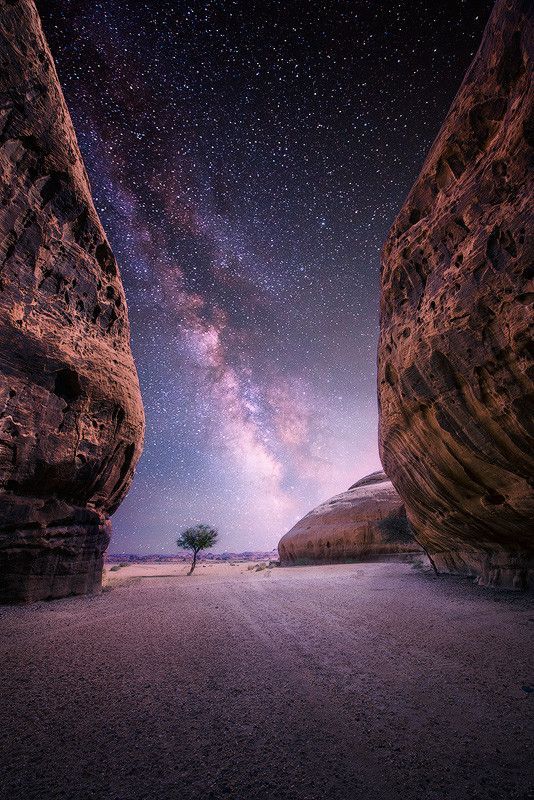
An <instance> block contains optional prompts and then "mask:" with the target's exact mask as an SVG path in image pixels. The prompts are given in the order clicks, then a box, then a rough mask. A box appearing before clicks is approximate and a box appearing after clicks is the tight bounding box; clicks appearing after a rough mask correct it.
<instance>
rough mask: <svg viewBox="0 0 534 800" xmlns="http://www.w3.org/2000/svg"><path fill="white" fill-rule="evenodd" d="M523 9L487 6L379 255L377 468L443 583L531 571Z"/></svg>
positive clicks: (528, 147) (532, 137) (508, 577)
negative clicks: (450, 575)
mask: <svg viewBox="0 0 534 800" xmlns="http://www.w3.org/2000/svg"><path fill="white" fill-rule="evenodd" d="M532 52H533V36H532V6H531V5H530V4H528V3H523V2H519V1H518V0H499V2H497V5H496V6H495V9H494V11H493V14H492V16H491V18H490V21H489V23H488V26H487V29H486V32H485V34H484V38H483V41H482V44H481V47H480V50H479V51H478V53H477V55H476V57H475V59H474V61H473V64H472V65H471V67H470V69H469V71H468V73H467V75H466V78H465V80H464V82H463V84H462V86H461V88H460V90H459V92H458V95H457V96H456V98H455V100H454V102H453V104H452V107H451V109H450V111H449V114H448V116H447V118H446V120H445V123H444V125H443V127H442V129H441V131H440V133H439V135H438V137H437V139H436V141H435V143H434V145H433V147H432V149H431V151H430V153H429V155H428V158H427V159H426V161H425V164H424V166H423V169H422V172H421V174H420V176H419V178H418V180H417V182H416V184H415V186H414V187H413V189H412V190H411V192H410V194H409V196H408V198H407V200H406V203H405V204H404V206H403V208H402V210H401V212H400V213H399V215H398V217H397V219H396V221H395V223H394V225H393V228H392V230H391V232H390V234H389V237H388V240H387V242H386V245H385V248H384V253H383V265H382V297H381V335H380V343H379V374H378V389H379V401H380V443H381V455H382V461H383V464H384V468H385V470H386V472H387V474H388V475H389V476H390V477H391V479H392V481H393V484H394V485H395V487H396V488H397V490H398V492H399V494H400V496H401V497H402V498H403V500H404V502H405V504H406V509H407V513H408V517H409V519H410V520H411V522H412V525H413V527H414V529H415V531H416V533H417V534H418V538H419V539H420V540H421V541H422V542H423V543H424V544H425V545H426V547H427V548H428V549H429V551H430V553H431V554H433V555H434V560H435V561H436V562H437V564H438V565H440V566H441V567H442V568H444V569H447V570H451V571H458V572H464V573H468V574H476V575H478V576H479V580H480V582H481V583H484V584H501V585H506V586H517V587H519V586H525V585H526V584H527V583H528V580H529V577H528V576H529V575H530V576H532V569H533V566H534V565H533V556H534V538H533V533H534V524H533V516H534V499H533V493H532V477H533V475H534V469H533V467H534V463H533V453H534V448H533V444H534V443H533V440H532V419H533V415H532V410H533V397H534V394H533V389H534V386H533V383H532V375H533V363H532V350H531V347H532V339H531V335H530V333H529V327H530V325H531V323H532V308H531V303H532V299H533V297H534V294H533V286H532V277H533V272H532V263H533V258H532V256H533V249H532V238H531V236H532V195H533V191H532V171H531V170H532V145H533V143H534V125H533V117H532V64H531V63H530V61H529V53H530V54H531V53H532Z"/></svg>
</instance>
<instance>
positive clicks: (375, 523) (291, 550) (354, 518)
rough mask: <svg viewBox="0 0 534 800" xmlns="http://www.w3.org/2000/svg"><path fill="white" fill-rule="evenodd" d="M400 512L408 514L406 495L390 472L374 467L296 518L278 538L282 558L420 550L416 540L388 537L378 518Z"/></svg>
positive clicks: (322, 559)
mask: <svg viewBox="0 0 534 800" xmlns="http://www.w3.org/2000/svg"><path fill="white" fill-rule="evenodd" d="M397 517H398V518H399V519H402V518H403V517H404V508H403V504H402V500H401V499H400V497H399V495H398V494H397V492H396V491H395V489H394V488H393V485H392V483H391V481H390V480H389V479H388V478H387V476H386V475H385V474H384V473H383V472H374V473H372V474H371V475H367V476H366V477H365V478H362V479H361V480H360V481H358V482H357V483H355V484H354V485H353V486H351V487H350V489H348V490H347V491H346V492H342V493H341V494H338V495H336V496H335V497H332V499H331V500H327V501H326V503H322V504H321V505H319V506H317V508H314V509H313V511H310V513H309V514H306V516H305V517H303V518H302V519H301V520H300V521H299V522H297V524H296V525H295V526H294V527H293V528H291V530H290V531H288V533H286V534H285V536H283V537H282V539H281V540H280V542H279V544H278V553H279V555H280V562H281V563H282V564H306V563H326V562H335V561H351V560H355V561H359V560H364V559H366V558H369V557H371V556H373V555H379V554H386V553H399V552H409V551H413V550H418V549H419V548H418V546H417V544H416V543H414V542H412V543H409V544H399V543H392V542H389V541H387V537H386V536H385V535H384V533H383V531H382V530H381V529H380V527H379V523H380V522H381V521H382V520H384V519H386V518H388V519H389V518H397Z"/></svg>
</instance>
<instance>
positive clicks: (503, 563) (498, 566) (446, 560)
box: [432, 550, 534, 590]
mask: <svg viewBox="0 0 534 800" xmlns="http://www.w3.org/2000/svg"><path fill="white" fill-rule="evenodd" d="M432 558H433V560H434V562H435V564H436V567H437V569H438V570H439V571H440V572H452V573H456V574H459V575H472V576H473V577H475V578H476V579H477V583H478V584H479V585H480V586H493V587H499V588H502V589H516V590H534V560H533V559H532V558H529V557H528V556H527V555H526V554H522V553H506V552H504V551H499V552H496V551H492V552H490V551H488V552H483V551H472V550H459V551H454V552H452V551H451V552H444V553H434V554H433V555H432Z"/></svg>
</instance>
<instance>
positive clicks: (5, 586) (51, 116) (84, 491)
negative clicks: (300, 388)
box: [0, 0, 144, 602]
mask: <svg viewBox="0 0 534 800" xmlns="http://www.w3.org/2000/svg"><path fill="white" fill-rule="evenodd" d="M0 67H1V69H0V175H1V178H0V180H1V183H0V352H1V358H0V601H2V602H10V601H30V600H37V599H41V598H52V597H62V596H65V595H68V594H81V593H84V592H89V591H93V590H95V589H98V588H99V587H100V581H101V573H102V557H103V553H104V551H105V549H106V547H107V544H108V541H109V535H110V525H109V522H108V517H109V515H110V514H111V513H113V511H114V510H115V509H116V508H117V506H118V505H119V503H120V502H121V500H122V498H123V497H124V495H125V493H126V491H127V489H128V487H129V485H130V482H131V480H132V476H133V471H134V467H135V464H136V462H137V460H138V458H139V455H140V452H141V448H142V438H143V428H144V419H143V408H142V404H141V397H140V393H139V385H138V380H137V374H136V371H135V366H134V363H133V360H132V355H131V352H130V345H129V327H128V317H127V312H126V304H125V298H124V292H123V288H122V285H121V281H120V276H119V273H118V270H117V265H116V262H115V259H114V257H113V254H112V252H111V250H110V247H109V245H108V242H107V240H106V236H105V234H104V231H103V230H102V227H101V224H100V222H99V219H98V216H97V214H96V211H95V208H94V206H93V202H92V199H91V193H90V188H89V184H88V181H87V176H86V174H85V170H84V167H83V164H82V160H81V156H80V153H79V150H78V146H77V143H76V137H75V134H74V130H73V127H72V123H71V120H70V117H69V113H68V111H67V108H66V106H65V102H64V99H63V95H62V93H61V89H60V86H59V83H58V78H57V75H56V71H55V68H54V65H53V62H52V58H51V55H50V52H49V50H48V47H47V44H46V42H45V40H44V37H43V33H42V30H41V26H40V22H39V18H38V15H37V12H36V10H35V6H34V4H33V2H32V0H18V1H17V2H16V3H13V2H5V0H0Z"/></svg>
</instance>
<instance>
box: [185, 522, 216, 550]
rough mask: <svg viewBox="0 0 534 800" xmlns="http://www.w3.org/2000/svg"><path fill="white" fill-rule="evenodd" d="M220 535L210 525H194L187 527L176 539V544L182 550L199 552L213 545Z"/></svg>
mask: <svg viewBox="0 0 534 800" xmlns="http://www.w3.org/2000/svg"><path fill="white" fill-rule="evenodd" d="M218 537H219V533H218V531H217V530H216V529H215V528H212V527H211V526H210V525H194V526H193V527H192V528H187V529H186V530H185V531H183V532H182V533H181V534H180V536H179V537H178V539H177V540H176V544H177V546H178V547H180V548H181V549H182V550H192V551H193V552H196V553H198V552H199V550H206V548H208V547H213V545H214V544H216V542H217V539H218Z"/></svg>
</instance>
